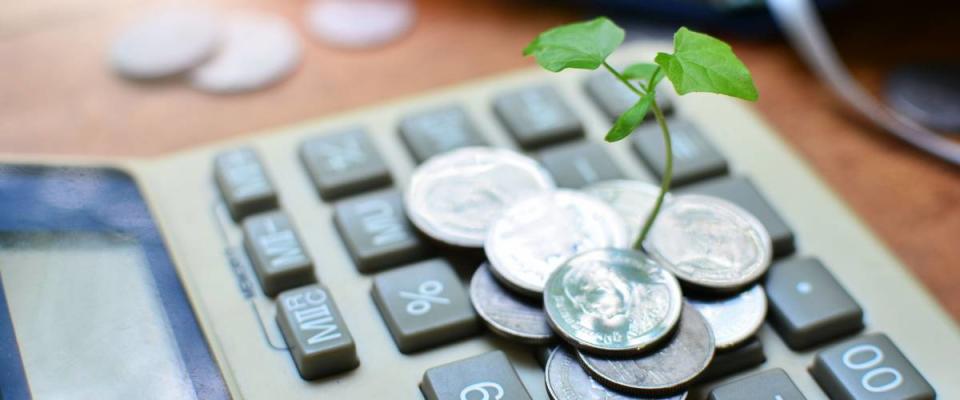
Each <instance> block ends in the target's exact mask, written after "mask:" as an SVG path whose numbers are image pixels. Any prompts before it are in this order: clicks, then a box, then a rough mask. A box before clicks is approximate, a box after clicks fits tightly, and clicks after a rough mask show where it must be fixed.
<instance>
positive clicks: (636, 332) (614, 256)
mask: <svg viewBox="0 0 960 400" xmlns="http://www.w3.org/2000/svg"><path fill="white" fill-rule="evenodd" d="M543 304H544V309H545V310H546V312H547V318H548V321H549V322H550V326H552V327H553V328H554V330H555V331H556V332H557V334H559V335H560V336H561V337H563V338H564V339H565V340H567V341H568V342H570V343H571V344H573V345H574V346H575V347H577V348H579V349H583V350H585V351H589V352H592V353H606V354H618V355H624V354H637V353H640V352H642V351H644V350H646V349H649V348H650V347H651V346H652V345H654V344H656V343H658V342H660V341H661V340H663V339H665V338H667V337H668V336H669V334H670V333H671V332H672V331H673V328H674V327H675V326H676V325H677V320H679V319H680V309H681V308H682V307H683V298H682V294H681V292H680V284H679V283H678V282H677V279H676V278H674V277H673V275H671V274H670V272H668V271H667V270H666V269H664V268H661V267H660V266H659V265H658V264H657V263H656V262H655V261H654V260H653V259H651V258H649V257H647V256H646V255H644V254H643V253H641V252H639V251H634V250H623V249H611V248H606V249H598V250H593V251H588V252H585V253H581V254H579V255H577V256H575V257H573V258H571V259H570V260H569V261H567V262H566V263H564V264H563V265H561V266H560V268H557V270H556V271H554V272H553V274H552V275H550V279H549V280H548V281H547V285H546V289H545V290H544V293H543Z"/></svg>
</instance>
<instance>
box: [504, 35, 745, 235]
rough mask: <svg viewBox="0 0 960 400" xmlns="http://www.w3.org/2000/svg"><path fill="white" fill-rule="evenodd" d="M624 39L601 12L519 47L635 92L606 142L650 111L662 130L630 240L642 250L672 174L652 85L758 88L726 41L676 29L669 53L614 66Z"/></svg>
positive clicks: (740, 94) (731, 90)
mask: <svg viewBox="0 0 960 400" xmlns="http://www.w3.org/2000/svg"><path fill="white" fill-rule="evenodd" d="M623 38H624V31H623V29H622V28H620V27H619V26H617V24H615V23H613V21H610V20H609V19H607V18H606V17H599V18H596V19H593V20H591V21H586V22H578V23H573V24H569V25H563V26H559V27H556V28H553V29H550V30H547V31H545V32H543V33H541V34H540V35H539V36H537V38H536V39H534V40H533V41H532V42H530V44H529V45H527V47H526V48H525V49H523V55H525V56H529V55H533V56H534V57H535V58H536V59H537V63H538V64H540V66H541V67H543V68H544V69H547V70H549V71H552V72H560V71H563V70H564V69H567V68H575V69H588V70H595V69H597V68H600V67H601V66H602V67H603V68H605V69H606V70H607V71H609V72H610V73H611V74H613V75H614V76H615V77H617V79H618V80H619V81H620V82H621V83H623V84H624V85H626V87H627V88H629V89H630V90H631V91H632V92H633V93H636V94H637V96H639V98H638V99H637V102H636V103H635V104H634V105H633V106H631V107H630V108H629V109H627V111H625V112H624V113H623V114H621V115H620V116H619V117H618V118H617V120H616V122H614V124H613V127H612V128H610V131H609V132H607V135H606V137H605V139H606V141H608V142H616V141H618V140H622V139H624V138H626V137H627V136H630V134H631V133H633V131H634V130H636V128H637V127H638V126H639V125H640V124H641V123H642V122H643V120H644V118H646V115H647V113H649V112H651V111H652V112H653V115H654V118H655V119H656V121H657V124H658V125H659V126H660V130H661V132H662V133H663V142H664V144H665V146H664V151H666V157H665V159H666V161H665V165H664V169H663V171H664V173H663V178H662V180H661V182H660V193H659V194H658V195H657V200H656V203H655V204H654V207H653V210H652V211H651V212H650V215H649V216H648V217H647V220H646V221H645V222H644V224H643V229H642V230H641V231H640V235H639V236H638V237H637V238H636V242H634V245H633V247H634V249H637V250H641V249H642V245H643V241H644V239H646V237H647V234H648V233H649V232H650V227H652V226H653V222H654V221H655V220H656V219H657V214H659V213H660V207H661V206H662V205H663V198H664V196H666V194H667V192H668V191H669V190H670V179H671V178H672V176H673V147H672V143H671V140H670V127H669V126H667V120H666V118H664V116H663V111H662V110H661V109H660V105H658V104H657V96H656V94H657V93H656V88H657V84H658V83H660V81H662V80H663V79H664V78H666V79H667V80H669V81H670V83H672V84H673V87H674V89H675V90H676V92H677V93H678V94H680V95H685V94H688V93H698V92H702V93H717V94H723V95H727V96H732V97H736V98H740V99H744V100H748V101H756V100H757V97H758V93H757V88H756V86H755V85H754V83H753V78H752V77H751V76H750V71H749V70H747V67H746V66H744V65H743V62H742V61H740V59H739V58H737V56H736V55H735V54H733V50H732V49H731V48H730V45H728V44H726V43H724V42H723V41H722V40H720V39H717V38H714V37H712V36H709V35H705V34H703V33H698V32H694V31H691V30H689V29H687V28H680V29H678V30H677V32H676V33H675V34H674V36H673V53H672V54H668V53H658V54H657V56H656V57H655V58H654V59H653V63H638V64H632V65H630V66H628V67H627V68H625V69H624V70H623V71H618V70H617V69H616V68H614V67H612V66H611V65H610V64H609V63H607V57H609V56H610V54H612V53H613V52H614V50H616V49H617V47H619V46H620V44H621V43H623Z"/></svg>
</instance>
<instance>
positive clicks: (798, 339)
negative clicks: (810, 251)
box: [765, 257, 863, 350]
mask: <svg viewBox="0 0 960 400" xmlns="http://www.w3.org/2000/svg"><path fill="white" fill-rule="evenodd" d="M765 287H766V289H767V298H768V299H769V302H770V319H771V322H772V323H773V326H774V327H775V328H776V329H777V331H778V332H779V333H780V336H781V337H783V340H784V341H785V342H787V344H788V345H789V346H790V348H792V349H794V350H802V349H806V348H809V347H811V346H813V345H816V344H819V343H822V342H825V341H828V340H832V339H836V338H838V337H840V336H844V335H848V334H851V333H855V332H857V331H859V330H861V329H863V310H862V309H861V308H860V305H859V304H857V302H856V301H855V300H854V299H853V297H851V296H850V294H849V293H847V291H846V289H844V288H843V286H841V285H840V283H839V282H837V280H836V279H834V278H833V275H832V274H830V272H829V271H827V269H826V268H825V267H824V266H823V264H821V263H820V261H818V260H817V259H814V258H806V257H805V258H793V259H789V260H784V261H780V262H777V263H775V264H774V265H773V267H771V268H770V272H768V273H767V279H766V283H765Z"/></svg>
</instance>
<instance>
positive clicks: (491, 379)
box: [420, 351, 531, 400]
mask: <svg viewBox="0 0 960 400" xmlns="http://www.w3.org/2000/svg"><path fill="white" fill-rule="evenodd" d="M420 390H422V391H423V394H424V396H426V397H427V400H465V399H466V400H470V399H489V400H496V399H503V400H531V397H530V394H529V393H527V389H526V388H525V387H524V386H523V383H522V382H520V377H519V376H518V375H517V371H516V370H514V369H513V365H511V364H510V361H509V360H507V356H506V355H504V354H503V352H501V351H493V352H490V353H486V354H481V355H479V356H476V357H471V358H468V359H465V360H460V361H455V362H452V363H449V364H445V365H441V366H439V367H433V368H430V369H428V370H427V372H426V373H424V374H423V381H422V382H420Z"/></svg>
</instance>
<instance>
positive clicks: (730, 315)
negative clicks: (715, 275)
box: [687, 285, 767, 350]
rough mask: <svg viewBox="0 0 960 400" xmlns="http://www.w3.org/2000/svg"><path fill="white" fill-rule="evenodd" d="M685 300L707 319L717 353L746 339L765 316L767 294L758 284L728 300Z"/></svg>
mask: <svg viewBox="0 0 960 400" xmlns="http://www.w3.org/2000/svg"><path fill="white" fill-rule="evenodd" d="M687 301H688V303H689V304H690V305H692V306H693V308H696V309H697V311H700V314H701V315H703V317H704V318H706V319H707V322H708V323H709V324H710V328H711V329H712V330H713V336H714V339H715V341H716V344H717V350H725V349H729V348H733V347H736V346H737V345H739V344H741V343H744V342H746V341H747V340H749V339H750V338H751V337H753V335H754V334H756V333H757V331H759V330H760V326H761V325H763V321H764V319H765V318H766V316H767V295H766V294H765V293H764V291H763V287H762V286H760V285H753V287H751V288H750V289H747V290H745V291H743V292H740V293H738V294H736V295H733V296H729V297H723V298H700V299H695V298H690V297H687Z"/></svg>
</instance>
